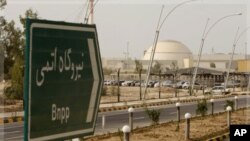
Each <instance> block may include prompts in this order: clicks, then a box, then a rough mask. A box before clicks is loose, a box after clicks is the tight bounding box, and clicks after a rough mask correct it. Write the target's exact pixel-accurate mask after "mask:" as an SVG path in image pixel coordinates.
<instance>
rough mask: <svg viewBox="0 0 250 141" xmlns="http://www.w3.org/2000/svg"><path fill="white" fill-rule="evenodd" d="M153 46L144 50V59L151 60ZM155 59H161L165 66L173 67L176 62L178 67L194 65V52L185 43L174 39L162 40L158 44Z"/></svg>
mask: <svg viewBox="0 0 250 141" xmlns="http://www.w3.org/2000/svg"><path fill="white" fill-rule="evenodd" d="M152 48H153V47H152V46H151V47H150V48H149V49H147V50H146V51H145V52H144V56H143V59H142V60H145V61H149V60H150V56H151V53H152ZM154 60H156V61H159V62H160V61H161V62H162V63H163V64H161V65H163V66H164V67H165V68H171V65H172V63H175V64H176V65H177V66H178V68H189V67H192V63H193V55H192V52H191V51H190V50H189V49H188V47H186V46H185V45H184V44H182V43H181V42H178V41H174V40H164V41H160V42H158V43H157V45H156V49H155V55H154Z"/></svg>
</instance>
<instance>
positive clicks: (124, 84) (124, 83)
mask: <svg viewBox="0 0 250 141" xmlns="http://www.w3.org/2000/svg"><path fill="white" fill-rule="evenodd" d="M132 83H133V81H132V80H128V81H124V82H123V83H122V86H131V84H132Z"/></svg>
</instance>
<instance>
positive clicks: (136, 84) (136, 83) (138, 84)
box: [135, 81, 144, 87]
mask: <svg viewBox="0 0 250 141" xmlns="http://www.w3.org/2000/svg"><path fill="white" fill-rule="evenodd" d="M143 84H144V81H141V86H143ZM135 86H137V87H139V86H140V81H136V82H135Z"/></svg>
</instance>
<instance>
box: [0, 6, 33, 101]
mask: <svg viewBox="0 0 250 141" xmlns="http://www.w3.org/2000/svg"><path fill="white" fill-rule="evenodd" d="M19 18H20V22H21V23H22V24H23V27H24V30H21V29H20V28H16V26H15V22H14V21H10V22H7V21H5V23H4V24H3V34H2V36H3V44H2V46H3V49H4V51H5V53H4V74H5V77H6V78H5V79H11V86H10V87H8V88H5V94H6V96H7V97H8V98H14V99H22V98H23V76H24V75H23V74H24V73H23V72H24V63H25V62H24V47H25V19H26V18H37V13H35V12H33V10H32V9H29V10H27V11H26V12H25V16H20V17H19Z"/></svg>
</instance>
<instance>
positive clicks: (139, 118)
mask: <svg viewBox="0 0 250 141" xmlns="http://www.w3.org/2000/svg"><path fill="white" fill-rule="evenodd" d="M141 119H145V117H138V118H134V120H141Z"/></svg>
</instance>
